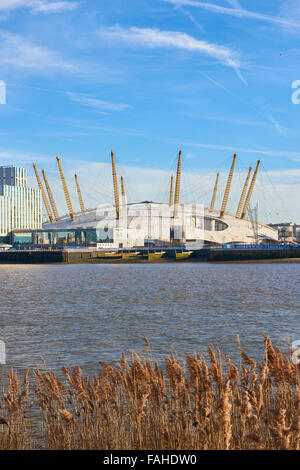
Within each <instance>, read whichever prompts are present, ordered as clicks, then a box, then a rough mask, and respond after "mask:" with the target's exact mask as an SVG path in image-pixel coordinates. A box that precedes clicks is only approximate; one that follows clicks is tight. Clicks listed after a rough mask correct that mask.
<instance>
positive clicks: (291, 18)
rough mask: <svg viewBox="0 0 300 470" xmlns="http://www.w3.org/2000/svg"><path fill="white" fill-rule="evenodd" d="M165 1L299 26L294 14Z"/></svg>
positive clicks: (190, 0)
mask: <svg viewBox="0 0 300 470" xmlns="http://www.w3.org/2000/svg"><path fill="white" fill-rule="evenodd" d="M163 1H164V2H166V3H171V4H172V5H176V6H190V7H195V8H201V9H203V10H207V11H211V12H213V13H219V14H223V15H230V16H235V17H237V18H249V19H253V20H258V21H265V22H268V23H274V24H279V25H282V26H288V27H297V28H299V27H300V21H295V20H294V16H293V15H291V16H288V17H279V16H270V15H265V14H263V13H257V12H254V11H249V10H246V9H244V8H236V7H235V6H234V5H233V2H231V4H232V5H233V8H228V7H222V6H220V5H216V4H214V3H207V2H201V1H197V0H163Z"/></svg>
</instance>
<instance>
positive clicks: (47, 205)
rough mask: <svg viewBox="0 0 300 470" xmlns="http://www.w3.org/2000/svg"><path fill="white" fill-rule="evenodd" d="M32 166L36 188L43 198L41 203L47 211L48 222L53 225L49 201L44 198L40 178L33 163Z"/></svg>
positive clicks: (44, 194)
mask: <svg viewBox="0 0 300 470" xmlns="http://www.w3.org/2000/svg"><path fill="white" fill-rule="evenodd" d="M32 166H33V169H34V172H35V176H36V180H37V183H38V186H39V188H40V191H41V194H42V198H43V201H44V204H45V208H46V211H47V214H48V217H49V220H50V222H51V223H53V222H54V217H53V215H52V212H51V207H50V204H49V201H48V199H47V196H46V193H45V190H44V187H43V185H42V181H41V178H40V176H39V174H38V171H37V169H36V165H35V163H33V164H32Z"/></svg>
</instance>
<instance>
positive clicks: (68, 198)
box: [56, 156, 75, 220]
mask: <svg viewBox="0 0 300 470" xmlns="http://www.w3.org/2000/svg"><path fill="white" fill-rule="evenodd" d="M56 160H57V164H58V169H59V174H60V179H61V182H62V187H63V190H64V193H65V198H66V203H67V207H68V212H69V216H70V218H71V220H75V215H74V211H73V206H72V202H71V198H70V194H69V190H68V186H67V183H66V179H65V175H64V172H63V169H62V167H61V163H60V158H59V156H57V157H56Z"/></svg>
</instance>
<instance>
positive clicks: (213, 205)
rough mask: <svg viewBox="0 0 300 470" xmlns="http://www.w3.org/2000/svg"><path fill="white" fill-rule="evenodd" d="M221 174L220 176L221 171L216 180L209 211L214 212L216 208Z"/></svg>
mask: <svg viewBox="0 0 300 470" xmlns="http://www.w3.org/2000/svg"><path fill="white" fill-rule="evenodd" d="M219 176H220V173H219V172H218V173H217V178H216V182H215V187H214V192H213V195H212V199H211V203H210V208H209V212H213V211H214V209H215V202H216V196H217V190H218V183H219Z"/></svg>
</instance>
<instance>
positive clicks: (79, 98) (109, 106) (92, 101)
mask: <svg viewBox="0 0 300 470" xmlns="http://www.w3.org/2000/svg"><path fill="white" fill-rule="evenodd" d="M66 95H67V96H68V97H69V98H70V99H71V100H72V101H75V102H76V103H79V104H80V105H82V106H88V107H89V108H94V109H97V110H100V111H124V110H125V109H129V108H131V106H130V105H129V104H125V103H112V102H110V101H103V100H99V99H97V98H91V97H90V96H87V95H85V94H82V93H73V92H67V93H66Z"/></svg>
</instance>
